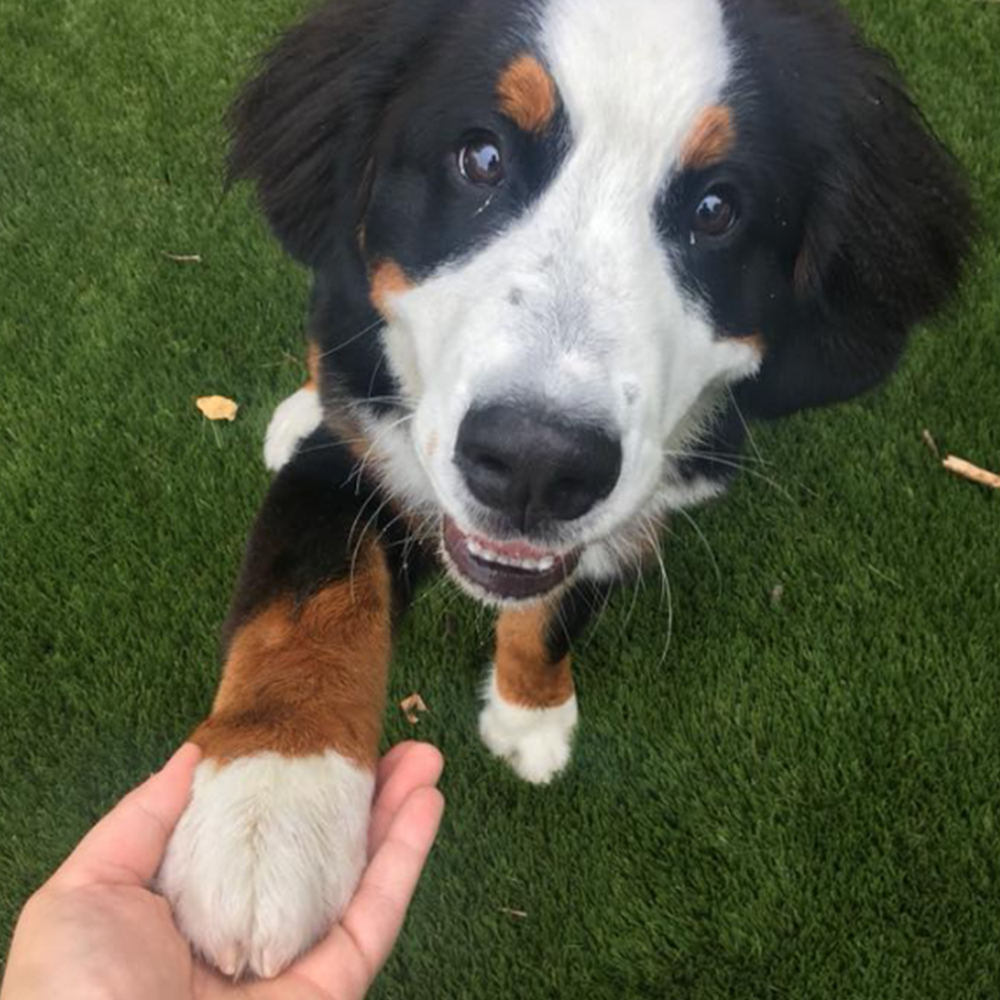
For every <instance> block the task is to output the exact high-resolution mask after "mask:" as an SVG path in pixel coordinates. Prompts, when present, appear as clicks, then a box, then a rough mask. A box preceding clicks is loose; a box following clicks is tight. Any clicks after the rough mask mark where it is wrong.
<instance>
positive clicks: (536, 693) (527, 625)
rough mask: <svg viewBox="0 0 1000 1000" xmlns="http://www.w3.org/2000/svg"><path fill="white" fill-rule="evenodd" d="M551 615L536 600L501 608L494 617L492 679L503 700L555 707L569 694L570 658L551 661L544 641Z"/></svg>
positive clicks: (570, 688)
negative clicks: (527, 605) (507, 609)
mask: <svg viewBox="0 0 1000 1000" xmlns="http://www.w3.org/2000/svg"><path fill="white" fill-rule="evenodd" d="M551 619H552V611H551V608H550V607H549V606H548V605H546V604H537V605H532V606H531V607H529V608H524V609H522V608H516V609H513V610H510V611H504V612H503V613H502V614H501V615H500V617H499V619H498V620H497V629H496V635H497V648H496V660H495V662H496V682H497V690H498V691H499V692H500V697H501V698H503V700H504V701H505V702H508V703H509V704H511V705H517V706H519V707H520V708H558V707H559V706H560V705H565V704H566V702H567V701H569V699H570V698H572V697H573V674H572V671H571V669H570V658H569V657H568V656H567V657H565V658H564V659H562V660H560V661H559V662H558V663H553V662H552V661H551V658H550V656H549V652H548V649H547V648H546V645H545V633H546V630H547V629H548V627H549V623H550V621H551Z"/></svg>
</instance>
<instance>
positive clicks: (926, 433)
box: [923, 430, 941, 462]
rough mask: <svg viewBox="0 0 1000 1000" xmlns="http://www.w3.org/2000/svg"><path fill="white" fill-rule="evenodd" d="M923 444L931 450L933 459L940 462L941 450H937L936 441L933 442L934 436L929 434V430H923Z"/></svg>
mask: <svg viewBox="0 0 1000 1000" xmlns="http://www.w3.org/2000/svg"><path fill="white" fill-rule="evenodd" d="M923 438H924V444H925V445H927V447H928V448H929V449H930V450H931V452H932V454H933V455H934V457H935V458H936V459H937V460H938V461H939V462H940V461H941V449H940V448H938V445H937V441H935V440H934V435H933V434H931V432H930V431H929V430H925V431H924V434H923Z"/></svg>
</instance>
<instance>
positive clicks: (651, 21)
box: [542, 0, 732, 199]
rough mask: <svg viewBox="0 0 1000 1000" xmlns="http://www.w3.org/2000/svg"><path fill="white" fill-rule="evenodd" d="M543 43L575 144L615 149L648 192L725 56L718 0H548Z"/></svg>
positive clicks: (713, 92) (720, 76)
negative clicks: (597, 145)
mask: <svg viewBox="0 0 1000 1000" xmlns="http://www.w3.org/2000/svg"><path fill="white" fill-rule="evenodd" d="M542 45H543V47H544V50H545V57H546V61H547V63H548V66H549V70H550V72H551V73H552V76H553V78H554V80H555V82H556V85H557V87H558V89H559V93H560V96H561V98H562V101H563V104H564V105H565V108H566V111H567V113H568V115H569V120H570V126H571V128H572V130H573V141H574V145H575V146H577V147H584V148H586V147H589V146H590V145H591V144H592V143H594V144H599V145H600V146H602V147H603V148H604V149H605V150H607V151H609V152H612V154H613V155H612V156H610V157H608V158H607V159H608V161H609V162H611V161H614V162H615V163H616V165H617V169H618V170H621V169H627V170H628V171H629V172H630V173H631V181H632V184H633V185H635V188H638V189H640V190H641V191H642V194H644V195H645V197H646V198H647V199H648V198H649V197H651V196H655V192H656V191H658V190H659V189H660V188H661V187H662V186H663V184H664V182H665V181H666V179H667V177H668V176H669V172H670V169H671V167H672V166H673V165H674V164H676V162H677V160H678V159H679V157H680V153H681V150H682V148H683V145H684V141H685V139H686V138H687V136H688V135H689V133H690V131H691V129H692V127H693V125H694V123H695V121H696V120H697V118H698V115H699V114H700V113H701V112H703V111H704V110H705V108H706V107H708V106H709V105H711V104H713V103H714V102H716V101H718V99H719V97H720V95H721V93H722V90H723V88H724V87H725V85H726V82H727V79H728V76H729V71H730V66H731V63H732V57H731V55H730V51H729V42H728V39H727V36H726V30H725V26H724V23H723V16H722V8H721V6H720V3H719V0H550V2H549V4H548V6H547V7H546V10H545V13H544V15H543V23H542ZM635 188H633V190H635Z"/></svg>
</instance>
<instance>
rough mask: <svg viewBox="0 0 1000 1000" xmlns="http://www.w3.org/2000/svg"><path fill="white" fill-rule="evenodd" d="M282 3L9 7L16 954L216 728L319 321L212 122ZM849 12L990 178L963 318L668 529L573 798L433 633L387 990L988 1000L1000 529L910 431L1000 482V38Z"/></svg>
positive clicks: (574, 780)
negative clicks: (433, 802) (208, 401)
mask: <svg viewBox="0 0 1000 1000" xmlns="http://www.w3.org/2000/svg"><path fill="white" fill-rule="evenodd" d="M299 7H300V0H260V2H257V3H254V4H252V5H249V6H248V5H246V4H233V3H228V2H226V0H172V2H169V3H141V2H134V3H128V4H126V3H123V2H120V0H117V2H116V0H45V2H44V3H39V2H35V0H5V2H4V3H3V5H2V6H0V59H2V63H3V69H2V71H0V415H2V416H0V948H2V946H3V944H4V941H5V939H6V935H7V934H8V933H9V929H10V927H11V925H12V923H13V920H14V917H15V914H16V912H17V910H18V908H19V906H20V905H21V903H22V902H23V901H24V899H25V898H26V897H27V895H28V894H29V893H30V892H31V891H32V890H33V888H34V887H35V886H37V885H38V884H39V883H40V881H42V880H43V879H44V877H45V876H46V874H47V873H48V872H49V871H50V870H51V869H52V868H53V866H54V865H55V864H56V863H57V862H58V861H59V859H60V858H61V857H62V856H63V855H64V854H65V853H66V851H67V850H68V849H69V848H70V846H71V845H72V844H73V843H74V842H75V841H76V839H77V838H78V837H79V836H80V835H81V834H82V833H83V831H84V830H86V829H87V827H88V826H89V825H90V824H91V823H92V821H93V820H94V819H95V818H96V817H97V816H99V815H100V814H101V812H102V810H104V809H105V808H106V807H107V806H108V805H109V804H110V803H112V802H113V801H114V800H115V798H116V797H117V796H119V795H120V794H121V793H122V792H123V791H124V790H125V789H127V788H128V787H130V786H131V785H132V784H133V783H135V782H136V781H138V780H139V779H140V778H142V777H143V776H144V775H145V774H146V773H148V772H149V771H150V770H151V769H152V768H153V767H155V766H156V765H157V764H158V763H159V762H161V761H162V760H163V759H164V757H165V756H166V755H167V754H168V752H169V751H170V749H171V748H172V747H174V746H175V745H176V744H177V743H178V742H179V741H180V740H182V739H183V737H184V736H185V734H186V733H187V732H188V730H189V729H190V728H191V727H192V726H193V725H194V724H195V723H196V721H197V720H198V719H199V718H200V717H201V715H202V714H203V713H204V712H205V711H206V709H207V707H208V705H209V702H210V699H211V695H212V692H213V687H214V684H215V678H216V671H217V665H216V657H217V650H216V634H217V630H218V626H219V624H220V622H221V619H222V616H223V613H224V610H225V605H226V600H227V595H228V590H229V587H230V582H231V580H232V577H233V574H234V572H235V570H236V567H237V563H238V560H239V556H240V552H241V549H242V545H243V542H244V537H245V534H246V531H247V528H248V525H249V523H250V520H251V518H252V516H253V513H254V510H255V507H256V505H257V504H258V502H259V500H260V498H261V495H262V494H263V492H264V490H265V488H266V485H267V477H266V475H265V473H264V471H263V469H262V467H261V462H260V459H259V452H260V443H261V440H262V435H263V431H264V428H265V426H266V422H267V419H268V416H269V414H270V411H271V409H272V407H273V406H274V404H275V403H276V402H277V401H278V400H279V399H281V398H282V397H283V395H284V394H286V393H287V392H289V391H290V390H291V389H293V388H294V387H295V386H296V384H297V383H298V381H299V379H300V376H301V369H300V367H299V365H298V364H297V363H296V361H295V360H294V359H295V357H297V356H298V354H299V353H300V347H299V336H300V334H299V331H300V327H301V320H302V316H303V311H304V294H305V277H304V276H303V274H301V273H300V272H298V271H297V270H295V269H293V268H292V267H291V266H290V265H289V264H288V263H287V262H286V261H285V260H283V259H282V257H281V255H280V253H279V251H278V250H277V249H276V247H275V246H274V245H273V244H272V243H271V242H270V241H269V239H268V238H267V236H266V234H265V232H264V231H263V228H262V226H261V224H260V223H259V221H258V220H257V219H256V217H255V215H254V213H253V211H252V210H251V207H250V203H249V198H248V196H247V194H246V192H238V193H237V194H235V195H232V196H230V197H228V198H225V199H223V198H222V197H221V196H220V166H219V165H220V161H221V155H222V131H221V128H220V125H219V121H220V117H221V113H222V110H223V108H224V106H225V104H226V102H227V100H228V98H229V97H230V95H231V94H232V92H233V90H234V88H235V87H236V85H237V82H238V81H239V79H240V78H241V77H242V76H243V74H244V73H245V71H246V68H247V65H248V60H249V58H250V56H251V55H252V54H253V53H255V52H256V51H257V50H258V49H259V48H260V47H261V46H262V45H263V43H264V41H265V39H266V38H267V37H269V35H270V34H271V33H272V32H273V31H274V30H275V29H276V28H277V27H278V26H279V25H282V24H284V23H287V22H288V21H289V20H290V19H291V18H292V17H293V15H294V14H295V12H296V10H297V9H298V8H299ZM853 7H854V8H855V10H856V12H857V13H858V14H859V15H860V16H861V17H862V18H863V20H864V22H865V24H866V26H867V27H868V29H869V31H870V32H871V34H872V35H873V36H874V37H875V38H876V39H877V40H878V41H879V42H881V43H882V44H884V45H886V46H887V47H889V48H890V49H892V50H893V51H894V52H895V53H896V54H897V56H898V57H899V59H900V61H901V62H902V64H903V67H904V69H905V71H906V72H907V74H908V76H909V77H910V79H911V81H912V83H913V85H914V88H915V90H916V92H917V94H918V97H919V98H920V100H921V102H922V103H923V105H924V107H925V108H926V110H927V112H928V114H929V116H930V118H931V120H932V121H933V122H934V123H935V124H936V126H937V127H938V128H939V130H940V131H941V133H942V134H943V135H944V137H945V138H946V139H947V140H948V141H949V142H950V143H951V144H952V145H953V146H954V148H955V150H956V151H957V153H958V154H959V156H960V157H961V158H962V159H963V160H964V161H965V163H966V164H967V165H968V167H969V169H970V171H971V174H972V177H973V182H974V186H975V191H976V195H977V197H978V199H979V201H980V203H981V205H982V206H983V210H984V229H985V235H984V238H983V240H982V242H981V246H980V251H979V254H978V257H977V259H976V261H975V262H974V264H973V266H972V267H971V269H970V277H969V281H968V286H967V290H966V293H965V294H964V296H963V298H962V301H961V303H960V304H959V305H957V306H956V307H955V308H954V309H953V310H952V311H951V312H950V313H949V314H948V315H947V316H945V317H943V318H941V319H940V320H939V321H938V322H937V323H936V324H935V325H934V326H933V327H932V328H931V329H928V330H927V331H925V332H923V333H922V334H921V336H920V337H919V338H918V340H917V343H916V346H915V349H914V350H913V351H912V353H911V354H910V355H909V358H908V360H907V363H906V365H905V367H904V369H903V371H902V373H901V375H900V376H899V377H898V378H897V379H896V380H895V381H894V382H893V383H892V385H891V386H890V387H889V388H888V389H887V390H886V391H885V392H883V393H881V394H879V395H877V396H876V397H874V398H871V399H868V400H865V401H863V402H860V403H857V404H853V405H850V406H847V407H843V408H841V409H839V410H836V411H831V412H824V413H819V414H811V415H807V416H803V417H801V418H797V419H794V420H792V421H789V422H786V423H784V424H782V425H780V426H775V427H762V428H760V429H759V430H757V432H756V438H757V445H758V447H759V450H760V452H761V453H762V455H763V456H764V458H765V459H766V461H767V464H766V465H764V466H761V471H760V474H759V475H747V476H745V477H744V478H743V479H742V481H741V482H740V484H739V485H738V487H737V488H736V489H735V491H734V493H733V495H732V496H731V497H730V498H729V499H728V500H727V501H726V502H725V503H723V504H720V505H718V506H716V507H714V508H711V509H707V510H704V511H701V512H698V513H697V514H695V516H694V523H688V522H685V521H683V520H681V521H678V522H677V523H676V524H675V526H674V534H673V537H672V539H671V541H670V543H669V546H668V549H667V558H668V566H669V569H670V575H671V580H672V584H673V602H674V613H675V626H674V632H673V640H672V643H671V645H670V648H669V652H668V654H667V656H666V658H665V659H664V658H663V656H662V654H663V647H664V641H665V622H666V617H667V616H666V610H665V607H664V604H663V601H662V597H661V594H660V592H659V589H658V588H657V586H656V585H655V583H654V582H651V583H650V585H649V586H648V588H647V589H646V590H643V591H641V592H640V593H639V594H638V596H637V597H636V598H635V599H634V600H633V595H631V594H622V595H620V597H619V598H617V599H616V600H615V602H614V603H613V605H612V607H611V609H610V611H609V613H608V615H607V616H606V618H605V620H604V622H603V623H602V627H601V629H600V630H599V631H598V632H597V633H596V634H595V635H594V637H593V638H592V639H591V640H590V641H588V642H587V644H586V645H585V646H584V647H583V649H582V650H581V652H580V655H579V657H578V666H577V676H578V680H579V689H580V695H581V700H582V703H583V711H584V723H583V726H582V729H581V732H580V736H579V740H578V746H577V752H576V758H575V762H574V766H573V768H572V770H571V771H570V773H569V774H568V776H567V777H566V778H565V779H563V780H562V781H561V782H559V783H558V784H557V785H556V786H554V787H553V788H551V789H548V790H543V791H538V790H534V789H531V788H528V787H525V786H523V785H521V784H519V783H518V782H517V781H516V780H515V779H514V778H513V777H512V776H511V775H510V774H509V773H508V772H507V771H506V770H505V769H504V768H503V767H501V766H499V765H498V764H496V763H495V762H493V761H492V760H490V759H488V758H487V756H486V754H485V753H484V751H483V750H482V749H481V748H480V746H479V744H478V741H477V738H476V733H475V721H476V691H477V685H478V684H479V681H480V677H481V668H482V665H483V663H484V661H485V658H486V656H487V653H488V645H489V635H490V622H489V619H488V616H487V615H485V613H482V612H480V611H478V610H477V609H475V608H471V607H469V606H468V605H466V604H465V603H464V602H462V601H459V600H457V599H453V598H452V597H451V596H450V595H449V594H447V593H446V592H445V591H442V590H435V591H434V592H433V593H432V594H431V595H430V596H428V597H427V598H426V599H425V600H422V601H421V602H420V603H419V605H418V607H417V609H416V612H415V614H414V615H413V616H412V617H411V618H410V620H409V622H408V624H407V626H406V627H405V629H404V631H403V635H402V637H401V641H400V643H399V647H398V654H397V664H396V667H395V672H394V675H393V680H392V692H391V693H392V697H393V701H394V702H395V701H398V700H399V698H401V697H403V696H405V695H407V694H409V693H410V692H412V691H415V690H419V691H420V692H422V693H423V695H424V697H425V699H426V700H427V702H428V704H429V705H430V706H431V709H432V711H431V713H430V715H429V716H427V717H426V719H425V721H424V722H423V723H422V725H421V729H420V734H421V735H422V736H423V737H425V738H427V739H429V740H431V741H433V742H434V743H436V744H437V745H438V746H440V747H441V748H442V750H443V751H444V752H445V754H446V757H447V759H448V769H447V773H446V776H445V779H444V783H443V787H444V791H445V793H446V795H447V797H448V801H449V809H448V814H447V817H446V820H445V823H444V827H443V830H442V833H441V838H440V842H439V845H438V847H437V849H436V851H435V853H434V856H433V859H432V861H431V863H430V866H429V868H428V871H427V873H426V877H425V881H424V882H423V885H422V888H421V891H420V893H419V896H418V899H417V901H416V904H415V906H414V908H413V911H412V917H411V920H410V922H409V924H408V926H407V929H406V932H405V935H404V938H403V940H402V943H401V945H400V947H399V949H398V951H397V953H396V955H395V957H394V959H393V961H392V963H391V964H390V966H389V968H388V969H387V971H386V974H385V976H384V977H383V978H382V980H381V982H380V984H379V987H378V988H377V989H376V991H375V996H376V997H378V998H384V1000H389V998H393V1000H395V998H399V1000H403V998H407V1000H410V998H414V997H420V998H428V1000H429V998H442V1000H453V998H462V997H475V998H487V997H508V998H517V1000H520V998H528V1000H531V998H551V997H567V998H576V997H614V998H621V997H640V996H650V997H664V998H676V1000H716V998H723V997H734V998H739V1000H756V998H772V997H773V998H784V997H787V998H796V1000H798V998H802V1000H805V998H816V1000H831V998H840V997H846V998H866V1000H868V998H870V1000H904V998H906V1000H910V998H912V1000H932V998H942V1000H973V998H996V997H998V996H1000V641H998V635H1000V496H997V495H995V494H990V493H988V492H986V491H985V490H981V489H979V488H977V487H973V486H970V485H966V484H964V483H962V482H959V481H958V480H955V479H952V478H950V477H949V476H947V475H945V474H944V473H943V472H941V471H939V470H938V469H937V468H936V467H935V464H934V462H933V459H932V458H931V456H930V454H929V452H928V451H927V449H926V448H925V447H924V445H923V444H922V443H921V439H920V434H921V430H922V429H923V428H924V427H929V428H931V429H932V430H933V431H934V433H935V434H936V435H937V437H938V439H939V441H940V442H941V443H942V445H943V446H944V447H946V448H948V449H950V450H952V451H955V452H958V453H961V454H962V455H964V456H966V457H968V458H970V459H973V460H976V461H978V462H980V463H982V464H986V465H992V466H994V467H996V466H1000V362H998V359H1000V351H998V326H1000V239H998V235H997V234H998V231H1000V230H998V224H1000V210H998V208H997V206H998V205H1000V97H998V95H1000V58H998V57H997V53H998V52H1000V8H998V7H997V6H996V5H995V4H992V5H991V4H987V3H972V2H959V0H951V2H947V3H943V2H941V0H855V2H854V3H853ZM164 251H168V252H174V253H199V254H201V255H202V256H203V258H204V263H203V264H202V265H200V266H198V265H187V266H185V265H179V264H176V263H173V262H171V261H169V260H167V259H166V258H165V257H164V256H163V252H164ZM209 392H220V393H224V394H228V395H231V396H234V397H236V398H237V399H238V400H239V401H240V402H241V404H242V407H243V409H242V413H241V419H240V420H239V421H238V422H237V423H236V424H235V425H233V426H229V425H226V426H224V427H213V426H209V425H207V424H206V423H204V422H203V421H202V420H201V419H200V417H199V416H198V415H197V414H196V412H195V411H194V408H193V404H192V400H193V397H194V396H196V395H200V394H205V393H209ZM702 536H704V538H705V539H707V540H708V543H709V544H710V546H711V551H709V548H708V546H707V545H706V544H705V543H704V542H703V539H702ZM779 585H780V586H781V587H783V588H784V596H783V599H782V600H781V601H780V602H775V601H774V600H772V596H771V595H772V591H774V589H775V588H776V587H777V586H779ZM442 620H444V623H445V624H444V625H442ZM388 734H389V737H390V738H391V739H392V740H397V739H399V738H401V737H403V736H406V735H409V730H408V727H407V725H406V724H405V723H404V722H403V721H402V720H401V718H400V717H399V716H398V715H397V714H396V713H395V712H391V713H390V717H389V724H388ZM504 908H509V909H514V910H519V911H524V912H526V913H527V914H528V917H527V919H518V918H516V917H512V916H511V915H509V914H507V913H505V912H504Z"/></svg>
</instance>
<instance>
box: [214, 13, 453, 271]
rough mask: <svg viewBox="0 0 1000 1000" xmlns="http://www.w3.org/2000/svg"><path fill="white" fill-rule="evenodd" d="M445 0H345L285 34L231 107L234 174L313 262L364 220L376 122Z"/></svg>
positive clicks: (301, 256) (289, 245) (290, 246)
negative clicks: (246, 182) (252, 184)
mask: <svg viewBox="0 0 1000 1000" xmlns="http://www.w3.org/2000/svg"><path fill="white" fill-rule="evenodd" d="M440 7H441V4H440V2H434V0H423V2H407V0H337V2H334V3H330V4H328V5H326V6H323V7H320V8H319V9H317V10H316V11H314V12H313V13H312V14H311V15H309V16H308V17H307V18H306V20H305V21H303V22H302V23H301V24H299V25H298V26H296V27H294V28H292V29H291V30H290V31H288V32H287V33H286V34H285V35H284V36H283V37H281V38H280V39H279V40H278V41H277V43H276V44H275V45H274V47H273V48H272V49H271V51H270V52H268V53H267V54H266V55H265V56H264V57H263V58H262V60H261V63H260V66H259V69H258V72H257V74H256V76H255V77H254V78H253V79H252V80H251V81H250V82H249V83H248V84H247V85H246V87H245V88H244V89H243V92H242V93H241V94H240V96H239V97H238V99H237V100H236V102H235V103H234V104H233V107H232V109H231V110H230V113H229V119H228V123H229V127H230V131H231V134H232V145H231V147H230V154H229V170H228V178H229V181H230V182H231V183H232V182H236V181H240V180H250V181H253V182H255V183H256V185H257V190H258V194H259V198H260V204H261V207H262V209H263V211H264V214H265V215H266V217H267V219H268V221H269V222H270V224H271V227H272V229H273V230H274V232H275V234H276V235H277V237H278V238H279V239H280V240H281V242H282V243H283V245H284V246H285V248H286V249H287V250H288V252H289V253H290V254H291V255H292V256H293V257H295V258H296V259H297V260H299V261H300V262H302V263H304V264H307V265H311V266H315V265H316V264H317V262H318V261H319V260H320V259H321V258H322V257H323V256H324V254H325V253H326V252H327V251H328V250H329V249H330V248H331V244H332V243H333V242H334V241H335V240H337V239H338V238H339V237H342V236H343V235H344V234H345V232H347V231H349V230H350V229H351V228H353V226H354V225H355V224H356V222H357V219H358V217H359V215H360V212H361V209H362V207H363V200H364V187H365V184H366V171H367V166H368V162H369V156H370V151H371V147H372V143H373V141H374V138H375V134H376V131H377V127H378V122H379V120H380V118H381V116H382V113H383V111H384V108H385V105H386V103H387V102H388V101H389V100H390V98H391V97H392V95H393V94H394V93H395V91H396V89H397V87H398V85H399V81H400V79H401V78H402V77H403V75H404V74H405V72H406V69H407V66H408V64H409V62H410V60H411V58H412V56H413V54H414V53H415V52H416V51H417V50H418V49H419V48H420V47H421V44H422V42H423V41H425V39H426V37H427V32H428V30H429V25H430V23H431V22H432V20H433V18H434V16H435V14H436V12H437V10H438V8H440Z"/></svg>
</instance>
